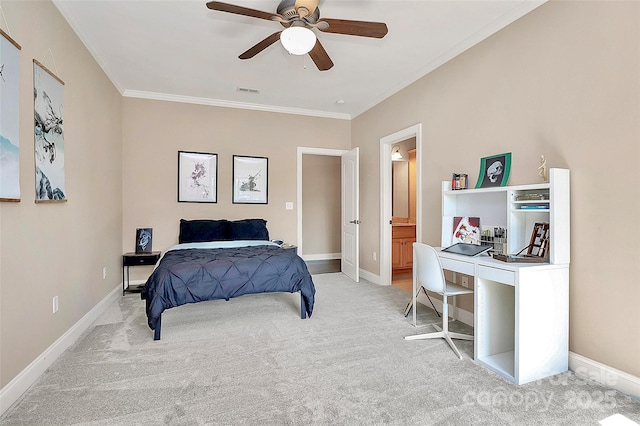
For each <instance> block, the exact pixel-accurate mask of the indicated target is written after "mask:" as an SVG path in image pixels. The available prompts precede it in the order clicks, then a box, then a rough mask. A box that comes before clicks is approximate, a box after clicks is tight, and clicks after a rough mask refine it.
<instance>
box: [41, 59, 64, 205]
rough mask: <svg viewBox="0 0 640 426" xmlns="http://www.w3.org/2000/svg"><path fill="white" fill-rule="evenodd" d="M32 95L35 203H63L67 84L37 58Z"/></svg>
mask: <svg viewBox="0 0 640 426" xmlns="http://www.w3.org/2000/svg"><path fill="white" fill-rule="evenodd" d="M33 92H34V108H33V109H34V117H35V127H34V137H35V157H36V176H35V177H36V203H44V202H64V201H67V195H66V193H65V180H64V157H65V155H64V127H63V126H64V117H63V113H64V81H62V80H60V79H59V78H58V77H56V75H55V74H53V73H52V72H51V71H49V70H48V69H47V68H46V67H45V66H44V65H42V64H41V63H40V62H38V61H37V60H35V59H34V60H33Z"/></svg>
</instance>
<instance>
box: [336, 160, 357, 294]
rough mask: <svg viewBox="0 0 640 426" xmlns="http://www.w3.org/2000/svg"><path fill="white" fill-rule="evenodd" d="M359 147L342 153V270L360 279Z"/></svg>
mask: <svg viewBox="0 0 640 426" xmlns="http://www.w3.org/2000/svg"><path fill="white" fill-rule="evenodd" d="M359 175H360V164H359V148H354V149H352V150H351V151H349V152H347V153H345V154H343V155H342V258H341V261H340V266H341V270H342V272H343V273H344V274H345V275H347V276H348V277H349V278H351V279H352V280H354V281H355V282H358V281H360V229H359V228H360V226H359V224H360V207H359V206H360V179H359Z"/></svg>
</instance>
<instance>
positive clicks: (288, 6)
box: [207, 0, 388, 71]
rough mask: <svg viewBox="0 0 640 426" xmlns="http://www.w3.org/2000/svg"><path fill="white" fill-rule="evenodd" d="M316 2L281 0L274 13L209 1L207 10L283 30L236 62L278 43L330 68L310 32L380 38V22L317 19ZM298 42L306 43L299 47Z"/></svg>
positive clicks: (383, 26) (383, 31)
mask: <svg viewBox="0 0 640 426" xmlns="http://www.w3.org/2000/svg"><path fill="white" fill-rule="evenodd" d="M319 1H320V0H282V1H281V2H280V4H279V5H278V8H277V10H276V13H269V12H263V11H260V10H255V9H250V8H247V7H242V6H236V5H232V4H228V3H223V2H219V1H210V2H208V3H207V7H208V8H209V9H211V10H217V11H220V12H228V13H235V14H238V15H244V16H250V17H253V18H259V19H266V20H269V21H276V22H279V23H280V24H281V25H282V26H283V27H284V28H285V29H284V30H282V31H276V32H275V33H273V34H271V35H270V36H268V37H266V38H265V39H264V40H262V41H260V42H259V43H258V44H256V45H255V46H253V47H251V48H249V50H247V51H246V52H244V53H242V54H241V55H240V56H239V58H240V59H249V58H253V57H254V56H255V55H257V54H258V53H260V52H262V51H263V50H264V49H266V48H267V47H269V46H271V45H272V44H273V43H275V42H276V41H278V40H281V42H282V44H283V46H285V48H286V49H287V50H288V51H289V53H292V54H294V55H304V54H307V53H308V54H309V56H311V59H312V60H313V62H314V63H315V64H316V66H317V67H318V69H319V70H320V71H326V70H328V69H331V67H333V61H331V58H330V57H329V54H327V52H326V50H324V47H322V44H321V43H320V40H318V39H317V37H316V35H315V33H314V32H313V31H312V30H313V29H317V30H319V31H322V32H325V33H334V34H345V35H354V36H360V37H373V38H382V37H384V36H385V35H386V34H387V31H388V29H387V25H386V24H384V23H382V22H368V21H352V20H347V19H330V18H320V9H319V8H318V3H319ZM298 42H302V44H306V46H299V45H298Z"/></svg>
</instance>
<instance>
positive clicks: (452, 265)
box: [440, 257, 475, 276]
mask: <svg viewBox="0 0 640 426" xmlns="http://www.w3.org/2000/svg"><path fill="white" fill-rule="evenodd" d="M440 263H442V269H446V270H448V271H453V272H459V273H461V274H465V275H471V276H473V274H474V273H475V271H474V270H473V263H471V262H465V261H462V260H453V259H447V258H446V257H441V258H440Z"/></svg>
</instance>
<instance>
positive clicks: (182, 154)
mask: <svg viewBox="0 0 640 426" xmlns="http://www.w3.org/2000/svg"><path fill="white" fill-rule="evenodd" d="M178 202H180V203H183V202H187V203H217V202H218V154H211V153H207V152H187V151H178Z"/></svg>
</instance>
